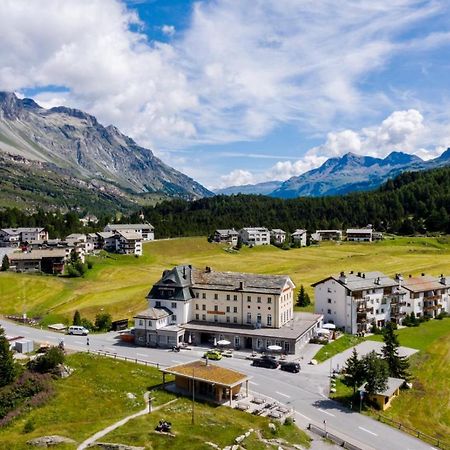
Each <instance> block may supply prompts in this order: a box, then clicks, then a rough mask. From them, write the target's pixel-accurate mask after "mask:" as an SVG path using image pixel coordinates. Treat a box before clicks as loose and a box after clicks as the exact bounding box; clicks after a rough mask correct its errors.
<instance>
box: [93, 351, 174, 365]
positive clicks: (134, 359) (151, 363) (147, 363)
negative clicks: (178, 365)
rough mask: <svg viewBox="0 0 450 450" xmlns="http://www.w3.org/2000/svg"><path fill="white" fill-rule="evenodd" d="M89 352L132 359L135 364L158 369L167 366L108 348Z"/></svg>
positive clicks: (127, 359) (125, 359) (121, 358)
mask: <svg viewBox="0 0 450 450" xmlns="http://www.w3.org/2000/svg"><path fill="white" fill-rule="evenodd" d="M87 352H88V353H92V354H96V355H99V356H106V357H108V358H113V359H120V360H122V361H130V362H133V363H135V364H142V365H144V366H151V367H156V368H157V369H159V368H161V367H166V366H165V365H164V364H160V363H157V362H153V361H145V360H144V359H139V358H130V357H129V356H123V355H118V354H117V353H111V352H108V351H106V350H88V351H87Z"/></svg>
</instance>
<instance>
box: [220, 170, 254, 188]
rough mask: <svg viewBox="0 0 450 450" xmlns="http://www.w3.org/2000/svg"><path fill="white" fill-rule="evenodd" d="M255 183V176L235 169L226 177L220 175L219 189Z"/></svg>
mask: <svg viewBox="0 0 450 450" xmlns="http://www.w3.org/2000/svg"><path fill="white" fill-rule="evenodd" d="M253 183H255V176H254V175H253V174H252V173H251V172H249V171H247V170H242V169H236V170H233V171H232V172H230V173H229V174H228V175H222V176H221V177H220V183H219V186H218V187H219V188H222V187H227V186H242V185H244V184H253Z"/></svg>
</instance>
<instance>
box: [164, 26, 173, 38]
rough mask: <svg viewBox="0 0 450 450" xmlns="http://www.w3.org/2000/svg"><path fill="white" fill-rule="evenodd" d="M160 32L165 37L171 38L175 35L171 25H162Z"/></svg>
mask: <svg viewBox="0 0 450 450" xmlns="http://www.w3.org/2000/svg"><path fill="white" fill-rule="evenodd" d="M161 31H162V32H163V34H165V35H166V36H173V35H174V34H175V27H174V26H173V25H163V26H162V27H161Z"/></svg>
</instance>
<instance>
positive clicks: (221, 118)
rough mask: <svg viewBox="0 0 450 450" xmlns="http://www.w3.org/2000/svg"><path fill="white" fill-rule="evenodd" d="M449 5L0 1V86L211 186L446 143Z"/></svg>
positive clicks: (300, 0)
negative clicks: (65, 111) (92, 122)
mask: <svg viewBox="0 0 450 450" xmlns="http://www.w3.org/2000/svg"><path fill="white" fill-rule="evenodd" d="M448 17H450V2H449V1H448V0H377V1H376V2H374V1H373V0H341V1H336V0H333V1H331V0H321V1H317V0H239V1H236V0H200V1H191V0H123V1H120V0H39V1H35V0H2V1H1V2H0V30H2V31H1V33H0V90H8V91H14V92H16V93H17V94H18V95H21V96H28V97H32V98H34V99H35V100H36V101H37V102H38V103H39V104H41V105H42V106H44V107H52V106H57V105H66V106H70V107H75V108H79V109H82V110H84V111H87V112H89V113H91V114H93V115H95V116H96V117H97V118H98V119H99V121H100V122H101V123H103V124H104V125H109V124H113V125H115V126H117V127H118V128H119V129H120V130H121V131H122V132H123V133H125V134H127V135H129V136H131V137H132V138H133V139H134V140H135V141H136V142H137V143H138V144H140V145H142V146H145V147H148V148H150V149H151V150H152V151H153V152H154V153H155V155H157V156H158V157H160V158H161V159H162V160H163V161H164V162H166V163H167V164H169V165H171V166H173V167H175V168H177V169H178V170H181V171H183V172H184V173H186V174H188V175H190V176H192V177H193V178H195V179H196V180H197V181H199V182H201V183H202V184H204V185H205V186H206V187H208V188H211V189H216V188H221V187H225V186H230V185H241V184H248V183H257V182H263V181H268V180H285V179H288V178H290V177H292V176H296V175H299V174H301V173H303V172H305V171H307V170H310V169H312V168H314V167H317V166H319V165H320V164H321V163H323V162H324V161H325V160H326V159H328V158H330V157H337V156H342V155H343V154H345V153H347V152H353V153H356V154H363V155H371V156H377V157H385V156H386V155H388V154H389V153H390V152H392V151H404V152H408V153H414V154H417V155H418V156H420V157H422V158H424V159H430V158H434V157H436V156H438V155H439V154H440V153H442V151H444V150H445V149H446V148H447V147H449V146H450V117H449V116H450V77H449V70H450V21H449V20H448Z"/></svg>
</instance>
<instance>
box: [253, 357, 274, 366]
mask: <svg viewBox="0 0 450 450" xmlns="http://www.w3.org/2000/svg"><path fill="white" fill-rule="evenodd" d="M252 365H253V366H255V367H265V368H266V369H276V368H277V367H278V366H279V365H280V363H279V362H278V361H275V360H274V359H271V358H257V359H254V360H253V363H252Z"/></svg>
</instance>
